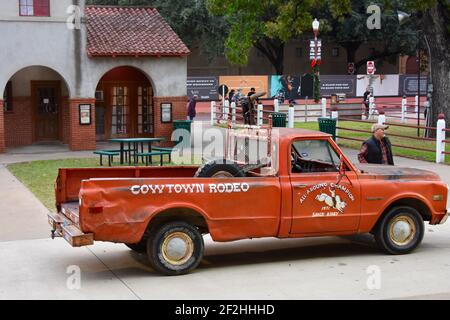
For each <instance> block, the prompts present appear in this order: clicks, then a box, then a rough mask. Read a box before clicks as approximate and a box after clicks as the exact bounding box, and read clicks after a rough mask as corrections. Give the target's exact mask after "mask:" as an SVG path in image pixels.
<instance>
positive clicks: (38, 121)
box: [32, 83, 59, 141]
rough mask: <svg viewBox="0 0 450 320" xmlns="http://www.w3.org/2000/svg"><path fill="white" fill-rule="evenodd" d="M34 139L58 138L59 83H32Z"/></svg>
mask: <svg viewBox="0 0 450 320" xmlns="http://www.w3.org/2000/svg"><path fill="white" fill-rule="evenodd" d="M33 89H34V90H33V95H32V96H33V100H34V101H33V107H34V114H35V117H34V120H35V121H34V123H35V140H38V141H42V140H58V136H59V121H58V120H59V112H58V111H59V85H58V84H45V83H42V84H35V85H33Z"/></svg>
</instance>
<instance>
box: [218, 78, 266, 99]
mask: <svg viewBox="0 0 450 320" xmlns="http://www.w3.org/2000/svg"><path fill="white" fill-rule="evenodd" d="M219 82H220V84H225V85H226V86H227V87H228V88H229V89H230V91H231V90H233V89H234V90H235V92H237V90H238V89H241V93H242V94H244V95H247V93H248V92H249V91H250V89H251V88H255V91H256V92H266V95H264V96H262V98H263V99H265V98H267V97H268V93H269V92H268V90H269V84H268V77H267V76H220V77H219Z"/></svg>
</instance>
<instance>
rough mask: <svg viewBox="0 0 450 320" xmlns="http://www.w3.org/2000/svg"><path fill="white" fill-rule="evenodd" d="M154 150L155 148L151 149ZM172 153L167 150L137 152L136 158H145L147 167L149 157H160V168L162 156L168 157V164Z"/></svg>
mask: <svg viewBox="0 0 450 320" xmlns="http://www.w3.org/2000/svg"><path fill="white" fill-rule="evenodd" d="M153 149H155V148H153ZM171 153H172V151H169V150H163V151H151V152H137V153H136V156H138V157H145V165H146V166H148V163H149V160H150V162H151V157H152V156H160V163H161V166H163V156H164V155H165V154H167V155H169V162H170V161H171V159H170V158H171V157H170V154H171Z"/></svg>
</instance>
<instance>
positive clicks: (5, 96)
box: [3, 81, 12, 112]
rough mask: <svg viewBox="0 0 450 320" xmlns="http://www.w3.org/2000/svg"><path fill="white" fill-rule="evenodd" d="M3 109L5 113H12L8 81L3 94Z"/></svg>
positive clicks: (10, 84)
mask: <svg viewBox="0 0 450 320" xmlns="http://www.w3.org/2000/svg"><path fill="white" fill-rule="evenodd" d="M3 108H4V110H5V112H8V111H12V82H11V81H9V82H8V84H7V85H6V88H5V91H4V92H3Z"/></svg>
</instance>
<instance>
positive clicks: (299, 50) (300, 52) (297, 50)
mask: <svg viewBox="0 0 450 320" xmlns="http://www.w3.org/2000/svg"><path fill="white" fill-rule="evenodd" d="M295 57H297V58H301V57H303V49H302V48H301V47H298V48H295Z"/></svg>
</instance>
